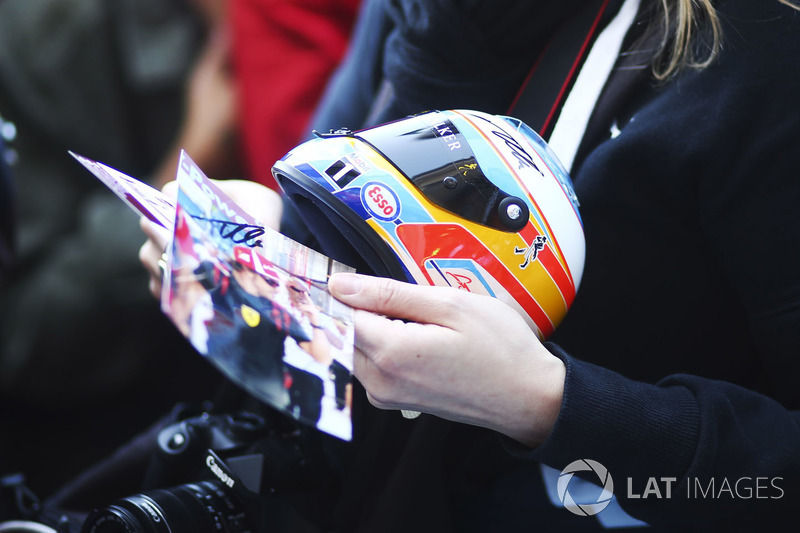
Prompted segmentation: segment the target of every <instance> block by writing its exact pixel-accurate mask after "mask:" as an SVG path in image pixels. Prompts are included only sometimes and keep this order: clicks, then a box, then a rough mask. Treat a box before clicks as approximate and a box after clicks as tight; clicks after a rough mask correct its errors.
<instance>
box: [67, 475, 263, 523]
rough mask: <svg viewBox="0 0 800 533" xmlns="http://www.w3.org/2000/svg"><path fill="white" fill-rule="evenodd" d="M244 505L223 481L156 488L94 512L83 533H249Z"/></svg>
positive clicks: (87, 520)
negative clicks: (242, 505) (225, 487)
mask: <svg viewBox="0 0 800 533" xmlns="http://www.w3.org/2000/svg"><path fill="white" fill-rule="evenodd" d="M250 531H251V528H250V523H249V520H248V517H247V515H246V513H245V512H244V510H243V508H242V507H241V505H240V504H239V503H238V502H237V501H236V500H235V499H234V498H233V497H232V495H231V494H230V493H229V492H227V491H226V490H225V489H224V488H223V486H222V484H221V483H219V482H216V481H202V482H199V483H188V484H186V485H179V486H177V487H171V488H167V489H156V490H151V491H147V492H143V493H141V494H135V495H133V496H129V497H127V498H123V499H121V500H118V501H117V502H115V503H113V504H111V505H109V506H108V507H105V508H103V509H98V510H95V511H93V512H92V513H91V514H90V515H89V517H88V518H87V519H86V521H85V522H84V524H83V528H82V529H81V532H82V533H184V532H185V533H206V532H208V533H249V532H250Z"/></svg>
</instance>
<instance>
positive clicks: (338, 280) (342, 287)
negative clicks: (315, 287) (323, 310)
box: [329, 273, 361, 296]
mask: <svg viewBox="0 0 800 533" xmlns="http://www.w3.org/2000/svg"><path fill="white" fill-rule="evenodd" d="M329 288H331V289H333V292H336V293H337V294H340V295H342V296H349V295H352V294H356V293H358V291H360V290H361V277H360V276H356V275H354V274H344V273H341V274H335V275H333V276H331V281H330V285H329Z"/></svg>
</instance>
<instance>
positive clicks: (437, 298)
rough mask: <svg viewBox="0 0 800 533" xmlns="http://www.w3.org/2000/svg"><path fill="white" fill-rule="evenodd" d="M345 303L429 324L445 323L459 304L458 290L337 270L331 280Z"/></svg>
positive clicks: (331, 283)
mask: <svg viewBox="0 0 800 533" xmlns="http://www.w3.org/2000/svg"><path fill="white" fill-rule="evenodd" d="M328 289H329V290H330V293H331V294H332V295H333V296H334V297H335V298H336V299H337V300H339V301H341V302H342V303H345V304H347V305H350V306H351V307H355V308H357V309H363V310H365V311H370V312H372V313H377V314H380V315H385V316H388V317H392V318H401V319H405V320H413V321H415V322H423V323H430V324H438V325H446V324H445V323H446V322H447V318H448V317H449V316H450V315H451V314H452V312H453V310H454V309H455V308H456V307H457V305H456V302H455V299H457V298H458V296H459V294H458V292H457V291H454V290H450V289H447V288H444V287H428V286H425V287H423V286H420V285H414V284H411V283H405V282H401V281H396V280H393V279H389V278H377V277H374V276H364V275H361V274H348V273H338V274H334V275H333V276H331V279H330V281H329V283H328Z"/></svg>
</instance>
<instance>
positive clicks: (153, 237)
mask: <svg viewBox="0 0 800 533" xmlns="http://www.w3.org/2000/svg"><path fill="white" fill-rule="evenodd" d="M212 181H213V182H214V184H215V185H217V187H219V188H220V189H222V191H223V192H224V193H225V194H227V195H228V196H229V197H230V198H231V200H233V201H234V202H236V204H237V205H238V206H239V207H241V208H242V210H244V212H246V213H247V214H248V215H250V216H252V217H253V218H254V219H256V220H257V221H258V222H259V223H260V224H261V225H263V226H266V227H270V228H272V229H274V230H277V229H278V227H279V226H280V222H281V215H282V214H283V200H281V197H280V195H279V194H278V193H277V192H275V191H274V190H273V189H270V188H269V187H266V186H264V185H261V184H259V183H255V182H253V181H246V180H223V181H218V180H212ZM162 192H163V193H164V194H166V195H167V196H169V197H170V198H172V199H173V200H174V199H176V198H177V196H178V184H177V182H175V181H171V182H169V183H167V184H166V185H164V187H163V189H162ZM139 225H140V226H141V228H142V231H143V232H144V234H145V236H146V237H147V241H146V242H145V243H144V244H143V245H142V247H141V248H140V249H139V260H140V261H141V262H142V265H144V267H145V270H147V273H148V275H149V276H150V281H149V289H150V293H151V294H152V295H153V296H155V297H156V298H160V297H161V279H162V276H163V272H162V266H163V257H164V253H165V252H166V250H167V245H168V244H169V241H170V238H171V236H172V232H171V230H168V229H165V228H163V227H161V226H159V225H158V224H156V223H154V222H151V221H149V220H148V219H146V218H144V217H142V218H141V219H140V220H139ZM159 262H161V265H159Z"/></svg>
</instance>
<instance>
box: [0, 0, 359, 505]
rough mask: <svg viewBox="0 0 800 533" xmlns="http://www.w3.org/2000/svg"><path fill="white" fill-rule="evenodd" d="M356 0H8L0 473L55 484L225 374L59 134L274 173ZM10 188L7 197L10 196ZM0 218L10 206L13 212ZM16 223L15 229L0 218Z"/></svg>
mask: <svg viewBox="0 0 800 533" xmlns="http://www.w3.org/2000/svg"><path fill="white" fill-rule="evenodd" d="M357 9H358V1H356V0H335V1H325V0H314V1H308V0H306V1H299V0H298V1H280V0H227V1H226V0H69V1H65V0H0V117H2V119H1V120H0V122H2V124H6V125H7V126H6V128H5V129H4V130H3V131H6V133H7V137H8V139H5V140H6V141H10V142H6V144H7V145H8V147H7V148H5V149H2V150H0V153H5V154H7V156H5V159H7V160H8V162H9V163H10V165H9V167H10V168H9V169H10V177H11V182H10V185H9V186H8V187H6V186H5V185H4V186H3V188H0V196H2V198H0V200H2V202H0V206H2V210H3V213H2V215H3V217H4V218H10V216H9V215H10V214H13V218H14V231H13V232H11V233H8V234H7V235H8V238H7V239H5V240H8V241H9V242H12V243H13V248H14V256H13V262H12V263H11V265H10V267H6V268H4V270H3V276H2V278H1V279H2V284H1V285H0V475H2V474H5V473H10V472H22V473H24V474H25V475H26V477H27V478H28V481H29V486H30V487H31V488H32V489H33V490H34V492H36V493H38V494H40V495H43V496H44V495H47V494H49V493H51V492H52V491H54V490H55V489H57V488H58V487H59V486H61V485H62V484H63V483H65V482H66V481H68V480H69V479H70V478H72V477H73V476H75V475H76V474H78V473H79V472H81V471H82V470H84V469H85V468H86V467H88V466H90V465H91V464H93V463H95V462H97V461H98V460H100V459H102V458H103V457H105V456H106V455H108V454H109V453H111V452H112V451H113V450H114V449H116V448H117V447H118V446H120V445H121V444H123V443H125V442H126V441H128V440H129V439H130V438H131V437H132V436H134V435H136V434H137V433H139V432H140V431H142V430H144V429H145V428H146V427H148V426H149V425H150V424H151V423H152V422H154V421H155V420H156V419H157V418H158V417H160V416H161V415H162V414H164V413H166V412H167V411H168V410H169V409H170V408H171V407H172V406H173V405H174V404H175V403H176V402H179V401H200V400H204V399H209V398H211V397H212V396H213V393H214V391H215V389H216V388H217V386H218V384H219V382H220V379H221V377H220V376H219V375H218V374H217V372H216V371H215V370H214V369H212V367H211V366H210V365H208V364H207V363H206V362H205V361H203V360H202V359H201V357H200V356H199V355H198V354H197V353H196V352H194V351H193V349H192V348H191V347H190V346H189V344H188V342H186V341H185V339H183V337H181V336H180V334H179V333H178V332H177V330H176V329H175V328H174V327H173V326H172V324H171V323H170V322H169V320H168V319H167V318H166V317H165V316H164V315H162V313H161V312H160V310H159V306H158V302H157V301H155V300H154V299H153V298H152V296H150V294H149V292H148V289H147V276H146V273H145V271H144V269H143V268H142V267H141V265H140V263H139V260H138V251H139V247H140V246H141V245H142V243H143V242H144V236H143V234H142V233H141V231H140V230H139V225H138V220H137V217H136V215H135V214H134V213H133V212H132V211H130V210H129V208H128V207H127V206H126V205H124V204H123V203H122V202H121V201H120V200H119V199H117V197H116V196H114V195H113V194H112V193H111V192H110V191H108V190H107V189H106V188H105V187H104V186H103V185H102V184H101V183H100V182H99V181H98V180H97V179H96V178H94V177H93V176H92V175H91V174H89V173H88V172H87V171H86V170H85V169H83V167H81V166H80V165H79V164H78V163H77V162H76V161H74V160H73V159H72V158H71V157H70V156H69V155H68V153H67V150H72V151H74V152H77V153H79V154H81V155H84V156H87V157H89V158H91V159H95V160H98V161H100V162H103V163H105V164H108V165H109V166H112V167H114V168H116V169H118V170H120V171H122V172H124V173H126V174H129V175H131V176H134V177H136V178H138V179H141V180H143V181H147V182H149V183H151V184H152V185H154V186H156V187H158V188H160V187H161V186H162V185H163V184H164V183H166V182H167V181H170V180H172V179H173V177H174V173H175V166H176V163H177V155H178V153H179V150H180V149H181V148H183V149H186V150H187V152H188V153H189V155H190V156H191V157H192V158H193V159H194V160H195V161H196V162H197V163H198V164H199V165H200V167H201V168H203V169H204V171H205V172H206V174H208V175H209V177H211V178H215V179H227V178H244V179H253V180H256V181H260V182H262V183H264V184H266V185H268V186H271V187H275V184H274V181H272V178H271V174H270V168H271V166H272V163H273V162H274V161H275V160H276V159H278V158H279V157H281V156H282V155H283V154H285V153H286V152H287V151H288V150H289V149H290V148H292V147H293V146H294V145H295V144H297V143H299V142H300V141H302V140H303V138H304V136H305V135H306V126H307V122H308V120H309V118H310V116H311V113H312V111H313V109H314V107H315V105H316V102H317V100H318V99H319V98H320V95H321V94H322V91H323V89H324V85H325V82H326V81H327V79H328V77H329V76H330V75H331V73H332V72H333V70H334V69H335V68H336V66H337V65H338V63H339V61H340V59H341V57H342V56H343V54H344V52H345V50H346V48H347V43H348V39H349V35H350V31H351V28H352V24H353V21H354V19H355V16H356V12H357ZM12 206H13V207H12ZM6 226H7V225H6ZM4 235H6V234H4Z"/></svg>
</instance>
